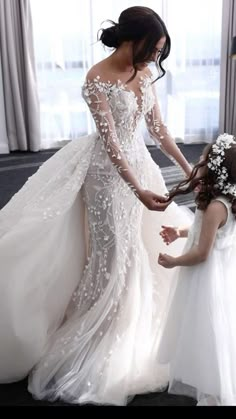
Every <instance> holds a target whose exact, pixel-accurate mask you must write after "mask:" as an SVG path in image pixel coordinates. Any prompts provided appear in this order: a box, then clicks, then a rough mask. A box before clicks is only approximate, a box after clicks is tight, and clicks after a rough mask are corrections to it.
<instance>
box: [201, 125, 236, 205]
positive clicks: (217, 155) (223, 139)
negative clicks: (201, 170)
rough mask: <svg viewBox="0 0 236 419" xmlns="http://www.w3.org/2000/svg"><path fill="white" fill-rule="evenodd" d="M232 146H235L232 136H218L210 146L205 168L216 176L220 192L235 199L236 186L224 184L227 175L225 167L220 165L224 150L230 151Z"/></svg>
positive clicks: (223, 157)
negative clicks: (210, 149)
mask: <svg viewBox="0 0 236 419" xmlns="http://www.w3.org/2000/svg"><path fill="white" fill-rule="evenodd" d="M233 144H235V145H236V141H235V138H234V136H233V135H230V134H226V133H225V134H222V135H219V137H218V138H217V140H216V142H215V144H214V145H213V146H212V151H211V153H210V155H209V162H208V163H207V166H208V168H209V169H210V170H211V171H212V172H215V173H216V174H217V175H218V176H217V182H218V188H219V189H220V191H221V192H222V193H223V194H225V195H227V194H230V195H233V196H235V197H236V185H235V184H231V183H229V182H228V183H226V181H227V179H228V177H229V174H228V171H227V169H226V167H225V166H223V165H222V163H223V161H224V160H225V150H228V149H230V148H231V146H232V145H233Z"/></svg>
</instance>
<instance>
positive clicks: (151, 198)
mask: <svg viewBox="0 0 236 419" xmlns="http://www.w3.org/2000/svg"><path fill="white" fill-rule="evenodd" d="M138 197H139V199H140V201H141V202H142V203H143V204H144V205H145V207H147V208H148V209H149V210H151V211H165V209H166V208H167V207H168V205H169V204H170V203H171V201H167V198H166V197H164V196H161V195H157V194H155V193H154V192H151V191H148V190H144V189H143V190H141V191H139V192H138Z"/></svg>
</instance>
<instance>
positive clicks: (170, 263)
mask: <svg viewBox="0 0 236 419" xmlns="http://www.w3.org/2000/svg"><path fill="white" fill-rule="evenodd" d="M158 263H159V265H161V266H163V267H164V268H167V269H171V268H174V267H175V266H177V265H176V262H175V258H174V257H173V256H170V255H167V254H166V253H159V257H158Z"/></svg>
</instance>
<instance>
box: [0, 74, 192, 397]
mask: <svg viewBox="0 0 236 419" xmlns="http://www.w3.org/2000/svg"><path fill="white" fill-rule="evenodd" d="M83 95H84V98H85V100H86V101H87V103H88V105H89V107H90V109H91V111H92V113H93V116H94V119H95V121H96V124H97V127H98V131H97V132H96V133H94V134H92V135H89V136H85V137H82V138H80V139H78V140H76V141H73V142H71V143H70V144H68V145H67V146H65V147H64V148H63V149H61V150H60V151H58V152H57V153H56V154H55V155H54V156H53V157H52V158H50V159H49V160H48V161H47V162H45V163H44V164H43V165H42V166H41V167H40V169H39V170H38V172H37V173H36V174H35V175H33V176H32V177H31V178H30V179H29V180H28V181H27V183H26V184H25V186H24V187H23V188H22V189H21V190H20V191H19V192H18V193H17V194H16V195H15V196H14V197H13V198H12V199H11V201H10V202H9V203H8V204H7V205H6V207H5V208H3V210H2V211H1V213H0V340H1V345H0V381H1V382H2V383H4V382H12V381H16V380H20V379H22V378H23V377H25V376H26V375H27V374H28V373H29V372H30V378H29V391H30V392H31V393H32V394H33V396H34V397H35V398H37V399H43V398H46V399H50V400H55V399H56V398H61V399H63V400H65V401H67V402H71V403H86V402H88V403H98V404H115V405H124V404H126V403H127V400H128V397H129V396H132V395H134V394H137V393H142V392H148V391H154V390H159V389H163V388H164V387H165V386H166V385H167V382H168V368H167V367H166V366H161V365H158V363H157V360H156V354H157V349H158V345H159V337H160V333H161V330H162V318H163V315H164V312H165V308H166V303H167V299H168V293H169V286H170V282H171V277H172V275H173V274H172V272H171V271H169V272H167V271H165V270H164V269H163V268H162V267H160V266H158V265H157V257H158V252H159V251H163V250H164V245H163V244H162V242H161V240H160V237H159V231H160V226H161V225H162V224H163V223H165V224H170V223H171V224H173V223H174V224H175V223H176V224H182V223H184V224H185V223H186V220H187V218H190V215H189V213H188V212H186V211H184V210H183V209H180V208H179V207H177V205H175V204H174V203H173V204H171V205H170V206H169V208H168V209H167V210H166V211H165V212H164V213H160V212H158V213H157V212H155V213H154V212H151V211H148V210H146V209H145V208H144V206H143V205H142V204H141V203H140V201H139V200H138V199H137V197H136V196H135V194H134V193H133V191H132V190H131V188H130V187H129V186H128V185H127V184H126V183H125V182H124V180H123V179H122V178H121V177H120V175H119V173H118V170H117V168H116V167H114V165H113V164H112V163H111V161H110V158H109V156H108V153H107V151H108V148H109V139H110V138H113V139H114V137H115V138H116V141H118V145H119V148H120V150H122V152H123V153H124V154H125V156H126V158H127V160H128V163H129V165H130V166H131V167H132V169H133V171H134V173H135V174H136V177H137V179H138V180H139V182H140V183H141V184H142V185H143V187H144V188H147V189H150V190H153V191H156V192H157V193H159V194H164V193H166V191H167V190H166V187H165V184H164V181H163V178H162V176H161V173H160V169H159V167H158V166H157V165H156V164H155V163H154V161H153V160H152V158H151V156H150V154H149V152H148V150H147V148H146V146H145V143H144V140H143V138H142V136H141V134H140V123H141V120H142V117H143V116H145V118H146V121H147V124H148V127H149V130H150V133H151V134H152V135H153V136H154V137H155V138H158V137H159V136H160V135H163V136H165V135H168V132H167V131H166V129H165V127H164V125H163V124H162V122H161V119H160V115H159V109H158V105H157V103H156V101H155V97H154V94H153V90H152V86H151V80H150V79H149V78H145V79H141V80H140V97H139V98H138V97H137V96H135V94H134V93H133V92H132V91H129V90H127V88H126V86H125V85H123V84H122V83H118V84H116V85H114V84H111V83H109V82H101V80H100V79H99V77H98V78H96V79H95V80H93V81H90V82H86V83H85V85H84V87H83ZM104 140H105V141H104ZM106 141H107V142H106ZM183 244H184V241H183V242H182V243H178V244H177V245H173V252H174V253H175V252H177V253H178V254H179V253H180V252H181V250H182V247H183Z"/></svg>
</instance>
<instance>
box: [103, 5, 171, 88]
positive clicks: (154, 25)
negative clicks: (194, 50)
mask: <svg viewBox="0 0 236 419" xmlns="http://www.w3.org/2000/svg"><path fill="white" fill-rule="evenodd" d="M109 22H110V23H112V25H113V26H110V27H109V28H107V29H101V31H102V33H101V35H100V37H99V35H98V38H99V39H100V41H101V42H102V43H103V44H104V45H106V46H108V47H110V48H115V49H117V48H119V46H120V45H121V44H122V43H123V42H124V41H133V67H134V74H133V75H132V77H131V78H130V79H129V80H128V82H130V81H132V80H133V79H134V78H135V76H136V74H137V71H138V70H137V64H139V63H143V62H148V61H149V60H151V57H152V55H153V53H154V51H155V46H156V44H157V42H158V41H159V40H160V39H161V38H162V37H165V38H166V42H165V45H164V47H163V49H162V50H161V52H160V54H158V56H157V59H156V62H155V65H156V68H157V70H158V74H159V76H158V77H157V79H156V80H158V79H160V78H161V77H163V76H164V75H165V70H164V68H163V66H162V62H163V61H164V60H165V59H166V58H167V57H168V55H169V53H170V48H171V40H170V36H169V34H168V31H167V29H166V26H165V24H164V22H163V20H162V19H161V18H160V16H158V14H157V13H155V12H154V11H153V10H152V9H149V8H148V7H142V6H134V7H129V8H128V9H126V10H124V11H123V12H122V13H121V15H120V17H119V20H118V23H115V22H113V21H110V20H109ZM140 41H143V44H142V46H141V45H140ZM156 80H154V81H156Z"/></svg>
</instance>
